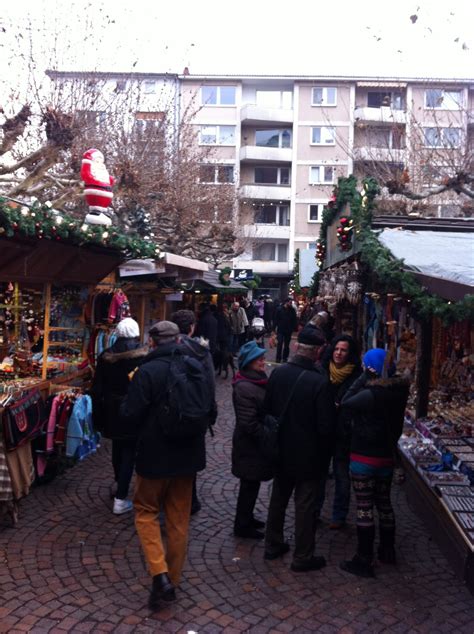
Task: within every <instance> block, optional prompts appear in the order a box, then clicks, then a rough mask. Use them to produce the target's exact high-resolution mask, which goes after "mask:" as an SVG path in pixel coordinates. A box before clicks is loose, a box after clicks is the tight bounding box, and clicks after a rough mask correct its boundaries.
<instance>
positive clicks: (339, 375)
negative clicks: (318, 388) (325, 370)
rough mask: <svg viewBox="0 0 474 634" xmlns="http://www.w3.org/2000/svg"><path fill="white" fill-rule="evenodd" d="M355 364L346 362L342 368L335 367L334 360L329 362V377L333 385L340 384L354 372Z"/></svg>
mask: <svg viewBox="0 0 474 634" xmlns="http://www.w3.org/2000/svg"><path fill="white" fill-rule="evenodd" d="M354 368H355V365H354V364H353V363H346V365H343V366H342V368H336V365H335V363H334V361H330V363H329V379H330V381H331V383H333V384H334V385H340V384H341V383H342V382H343V381H345V380H346V379H347V377H349V376H350V375H351V374H352V373H353V372H354Z"/></svg>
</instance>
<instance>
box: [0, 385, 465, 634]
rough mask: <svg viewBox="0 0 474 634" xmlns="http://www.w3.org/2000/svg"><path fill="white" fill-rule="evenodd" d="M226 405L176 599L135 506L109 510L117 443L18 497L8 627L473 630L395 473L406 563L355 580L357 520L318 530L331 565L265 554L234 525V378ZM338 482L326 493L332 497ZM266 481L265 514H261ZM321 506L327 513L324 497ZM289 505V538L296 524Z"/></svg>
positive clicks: (9, 553) (122, 631)
mask: <svg viewBox="0 0 474 634" xmlns="http://www.w3.org/2000/svg"><path fill="white" fill-rule="evenodd" d="M218 400H219V405H220V415H219V420H218V424H217V431H216V436H215V437H214V438H209V440H208V466H207V470H206V471H205V472H204V473H203V474H201V475H200V476H199V485H198V486H199V491H200V498H201V501H202V503H203V508H202V510H201V512H200V513H199V514H198V515H196V516H195V517H193V518H192V520H191V531H190V544H189V557H188V562H187V564H186V567H185V571H184V579H183V581H182V584H181V586H180V589H179V592H178V597H179V600H178V601H177V602H176V603H175V604H172V605H170V606H169V607H165V608H164V609H163V610H162V611H160V612H158V613H155V614H152V613H150V611H149V610H148V609H147V607H146V602H147V597H148V591H149V586H150V580H149V577H148V576H147V574H146V571H145V567H144V563H143V559H142V555H141V552H140V549H139V544H138V539H137V537H136V535H135V531H134V527H133V517H132V515H131V514H127V515H122V516H114V515H112V513H111V510H110V509H111V502H110V499H109V495H110V490H111V486H112V470H111V467H110V455H109V446H108V443H107V442H104V444H103V446H102V447H101V449H100V450H99V452H98V453H97V455H96V456H94V457H92V458H89V459H88V460H86V461H85V462H84V463H82V464H79V465H76V466H75V467H74V468H73V469H70V470H69V471H67V472H66V473H65V474H63V475H62V476H61V477H59V478H57V479H56V480H55V481H54V482H52V483H50V484H48V485H45V486H42V487H38V488H36V489H34V490H33V492H32V493H31V494H30V496H29V497H28V498H26V499H24V500H23V501H22V502H21V506H20V521H19V524H18V527H17V528H16V529H12V528H10V527H9V526H8V524H7V522H6V520H2V522H3V523H2V524H0V564H1V565H0V597H1V600H0V632H9V633H13V632H55V633H56V632H57V633H59V632H114V633H117V634H126V633H128V632H143V633H147V632H150V633H151V632H179V633H188V632H199V633H218V632H225V633H227V634H234V633H235V634H237V633H239V632H251V633H252V634H263V633H267V632H272V633H275V634H276V633H281V632H298V633H305V632H323V633H327V634H333V633H336V632H339V633H340V634H351V633H356V632H396V633H398V632H420V633H422V632H429V633H430V634H432V633H436V632H466V633H470V634H472V632H474V599H473V597H472V595H471V594H470V593H469V592H468V591H467V589H466V588H465V586H464V585H463V583H462V582H461V581H459V580H458V579H457V578H456V577H455V575H454V573H453V572H452V570H451V568H450V566H449V564H448V562H447V561H446V559H445V558H444V557H443V555H442V554H441V552H440V551H439V549H438V548H437V546H436V545H435V544H434V542H433V541H432V540H431V539H430V536H429V532H428V530H427V528H426V527H425V526H424V525H423V524H422V523H421V522H420V520H419V519H418V518H417V517H416V516H415V515H414V514H413V512H412V511H411V510H410V509H409V507H408V506H407V502H406V499H405V495H404V491H403V486H395V487H394V492H393V498H394V504H395V508H396V513H397V519H398V552H399V560H400V561H399V565H398V566H397V567H388V566H382V565H378V566H377V569H376V573H377V578H376V579H367V580H366V579H358V578H356V577H352V576H351V575H348V574H347V573H344V572H342V571H341V570H340V569H339V567H338V564H339V562H340V561H341V560H342V559H344V558H348V557H350V556H352V554H353V552H354V546H355V528H354V516H353V510H352V513H351V517H350V522H349V527H348V528H347V529H346V530H344V531H330V530H329V529H328V528H327V522H326V523H323V525H322V527H321V529H320V530H319V531H318V535H317V538H318V554H323V555H324V556H326V558H327V560H328V565H327V567H326V568H325V569H324V570H322V571H318V572H310V573H306V574H302V573H296V574H295V573H293V572H291V571H290V570H289V563H290V555H286V556H285V557H284V558H283V559H281V560H277V561H274V562H265V561H264V560H263V544H262V543H261V542H259V543H257V542H254V541H249V540H242V539H236V538H234V537H233V535H232V522H233V513H234V508H235V500H236V491H237V485H238V481H237V480H236V479H235V478H233V477H232V475H231V474H230V466H229V465H230V448H231V434H232V428H233V411H232V406H231V386H230V379H229V380H227V381H224V380H223V379H218ZM331 489H332V483H331V482H330V489H329V494H328V498H329V500H330V499H331V493H332V491H331ZM268 496H269V485H267V484H264V485H263V486H262V492H261V494H260V498H259V501H258V505H257V511H258V513H257V515H258V516H259V517H261V518H264V517H265V510H266V505H267V503H268ZM323 518H325V519H326V520H328V519H329V509H328V504H326V507H325V509H324V511H323ZM291 532H292V530H291V514H290V517H289V521H288V535H287V536H288V537H289V538H290V541H291V539H292V534H291Z"/></svg>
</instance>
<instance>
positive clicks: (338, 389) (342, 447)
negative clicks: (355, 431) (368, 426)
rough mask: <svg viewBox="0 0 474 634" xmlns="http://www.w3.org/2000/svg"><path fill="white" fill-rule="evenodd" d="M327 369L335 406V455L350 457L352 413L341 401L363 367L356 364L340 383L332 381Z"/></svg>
mask: <svg viewBox="0 0 474 634" xmlns="http://www.w3.org/2000/svg"><path fill="white" fill-rule="evenodd" d="M325 370H326V373H327V378H328V384H329V391H330V394H331V401H332V403H333V406H334V410H333V415H334V421H335V439H334V455H335V456H337V457H339V458H343V457H344V458H349V453H350V450H351V432H352V429H351V426H352V413H351V411H350V410H349V409H347V408H343V407H341V402H342V399H343V398H344V395H345V393H346V392H347V390H348V389H349V388H350V386H351V385H352V384H353V383H354V381H355V380H356V379H357V378H358V377H359V376H360V375H361V373H362V368H361V366H360V365H356V366H355V367H354V370H353V371H352V373H351V374H350V376H348V377H347V378H346V379H345V380H344V381H343V382H342V383H339V384H334V383H331V381H330V377H329V368H325Z"/></svg>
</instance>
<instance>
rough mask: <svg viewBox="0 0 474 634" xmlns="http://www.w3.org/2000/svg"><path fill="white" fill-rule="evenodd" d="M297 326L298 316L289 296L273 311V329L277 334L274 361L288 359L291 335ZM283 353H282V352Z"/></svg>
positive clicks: (278, 361)
mask: <svg viewBox="0 0 474 634" xmlns="http://www.w3.org/2000/svg"><path fill="white" fill-rule="evenodd" d="M297 326H298V316H297V315H296V310H295V309H294V308H293V302H292V299H291V297H288V299H286V300H285V303H284V304H283V305H282V306H280V307H279V308H277V310H276V313H275V330H276V334H277V350H276V362H277V363H280V362H281V361H282V359H283V362H285V361H287V360H288V356H289V354H290V341H291V335H292V334H293V332H294V331H295V330H296V328H297ZM282 353H283V354H282Z"/></svg>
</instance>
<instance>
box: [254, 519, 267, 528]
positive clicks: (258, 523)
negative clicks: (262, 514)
mask: <svg viewBox="0 0 474 634" xmlns="http://www.w3.org/2000/svg"><path fill="white" fill-rule="evenodd" d="M252 526H253V527H254V528H265V522H262V520H257V519H255V517H254V518H252Z"/></svg>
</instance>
